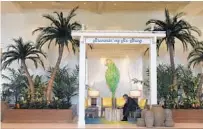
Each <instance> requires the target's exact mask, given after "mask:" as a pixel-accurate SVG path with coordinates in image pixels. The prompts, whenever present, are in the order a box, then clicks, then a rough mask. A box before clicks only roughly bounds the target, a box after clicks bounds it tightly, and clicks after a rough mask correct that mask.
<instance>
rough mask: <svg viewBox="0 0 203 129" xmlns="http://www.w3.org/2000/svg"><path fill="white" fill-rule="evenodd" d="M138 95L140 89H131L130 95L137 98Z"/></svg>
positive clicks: (139, 94)
mask: <svg viewBox="0 0 203 129" xmlns="http://www.w3.org/2000/svg"><path fill="white" fill-rule="evenodd" d="M140 96H141V91H140V90H131V91H130V97H132V98H138V97H140Z"/></svg>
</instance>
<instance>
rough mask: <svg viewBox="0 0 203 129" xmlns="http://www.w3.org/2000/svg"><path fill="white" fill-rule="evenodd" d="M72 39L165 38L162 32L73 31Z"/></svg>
mask: <svg viewBox="0 0 203 129" xmlns="http://www.w3.org/2000/svg"><path fill="white" fill-rule="evenodd" d="M72 36H73V37H77V36H79V37H80V36H84V37H142V38H145V37H147V38H150V37H165V32H162V31H114V30H109V31H107V30H100V31H97V30H84V31H73V32H72Z"/></svg>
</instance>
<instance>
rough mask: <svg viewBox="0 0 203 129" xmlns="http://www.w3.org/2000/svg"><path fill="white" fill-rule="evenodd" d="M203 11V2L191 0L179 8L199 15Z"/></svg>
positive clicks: (180, 10)
mask: <svg viewBox="0 0 203 129" xmlns="http://www.w3.org/2000/svg"><path fill="white" fill-rule="evenodd" d="M202 11H203V2H197V1H195V2H190V3H188V4H187V5H186V6H185V7H183V8H179V9H178V10H177V13H178V12H185V13H186V14H187V15H193V16H195V15H198V14H200V13H201V12H202Z"/></svg>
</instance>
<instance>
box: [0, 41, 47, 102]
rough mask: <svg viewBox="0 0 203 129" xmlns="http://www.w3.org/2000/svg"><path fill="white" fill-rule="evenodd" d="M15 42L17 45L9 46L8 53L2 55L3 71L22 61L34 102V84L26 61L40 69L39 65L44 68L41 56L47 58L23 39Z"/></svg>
mask: <svg viewBox="0 0 203 129" xmlns="http://www.w3.org/2000/svg"><path fill="white" fill-rule="evenodd" d="M13 41H14V42H15V43H16V45H13V44H11V45H9V46H8V49H7V51H6V52H3V53H2V58H1V62H2V63H3V64H2V69H5V68H7V67H8V66H9V65H11V64H12V63H13V62H14V61H18V63H19V61H20V62H21V67H22V68H23V71H24V72H25V74H26V76H27V78H28V82H29V86H30V92H31V100H34V83H33V80H32V77H31V75H30V73H29V71H28V68H27V65H26V61H27V60H31V61H33V62H34V65H35V67H36V68H37V67H38V63H40V64H41V65H42V66H43V67H44V64H43V61H42V59H41V58H40V55H42V56H44V57H46V56H45V54H44V53H43V52H42V51H41V50H38V49H36V47H35V46H34V45H33V44H32V42H30V41H28V42H23V39H22V38H21V37H19V38H18V39H13Z"/></svg>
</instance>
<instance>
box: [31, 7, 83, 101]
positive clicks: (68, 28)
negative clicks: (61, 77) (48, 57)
mask: <svg viewBox="0 0 203 129" xmlns="http://www.w3.org/2000/svg"><path fill="white" fill-rule="evenodd" d="M77 9H78V7H75V8H73V9H72V10H71V11H70V13H69V15H68V16H66V17H65V16H64V15H63V13H62V12H60V13H59V12H54V14H56V15H57V17H56V18H55V17H54V16H52V15H49V14H47V15H43V17H44V18H46V19H48V20H49V21H50V22H51V24H50V25H49V26H47V27H39V28H37V29H36V30H34V31H33V34H34V33H35V32H37V31H39V32H40V34H39V36H38V38H37V43H38V45H37V46H38V47H39V48H40V49H41V47H42V46H44V44H46V43H48V48H49V46H50V45H51V44H53V42H52V41H55V43H54V44H55V45H58V52H59V55H58V59H57V62H56V65H55V67H54V69H53V71H52V74H51V78H50V80H49V82H48V85H47V102H50V100H51V93H52V88H53V83H54V80H55V77H56V73H57V71H58V69H59V66H60V63H61V59H62V56H63V51H64V47H65V46H66V47H67V48H68V49H69V47H70V46H71V49H72V50H73V52H74V53H75V52H76V50H77V49H78V47H79V41H78V40H75V39H73V37H72V35H71V33H72V30H80V29H81V25H80V24H79V23H77V22H73V23H72V22H71V20H72V18H73V17H74V16H75V15H76V13H75V11H76V10H77Z"/></svg>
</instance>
